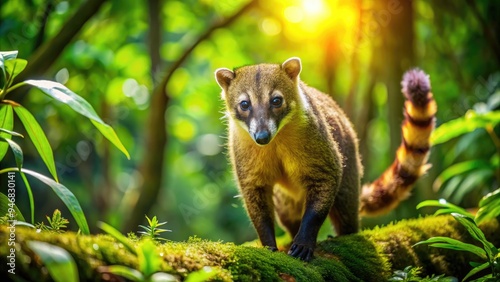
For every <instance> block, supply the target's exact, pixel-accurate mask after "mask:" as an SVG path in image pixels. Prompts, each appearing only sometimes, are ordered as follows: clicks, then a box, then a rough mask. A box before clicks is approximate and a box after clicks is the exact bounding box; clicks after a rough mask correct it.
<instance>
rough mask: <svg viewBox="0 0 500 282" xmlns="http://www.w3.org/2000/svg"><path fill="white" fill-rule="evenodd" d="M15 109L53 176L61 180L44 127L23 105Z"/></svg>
mask: <svg viewBox="0 0 500 282" xmlns="http://www.w3.org/2000/svg"><path fill="white" fill-rule="evenodd" d="M14 111H15V112H16V114H17V116H18V117H19V120H20V121H21V122H22V124H23V125H24V128H25V129H26V132H27V133H28V135H29V137H30V139H31V141H32V142H33V145H35V148H36V150H37V151H38V153H39V154H40V156H41V157H42V160H43V162H44V163H45V165H46V166H47V168H48V169H49V171H50V174H52V177H54V179H55V180H56V181H57V182H59V179H58V177H57V171H56V164H55V162H54V154H53V152H52V148H51V147H50V143H49V140H47V137H46V136H45V133H44V132H43V129H42V128H41V127H40V125H39V124H38V122H37V121H36V119H35V117H33V115H32V114H31V113H30V112H29V111H28V110H26V108H24V107H23V106H21V105H18V106H16V107H14Z"/></svg>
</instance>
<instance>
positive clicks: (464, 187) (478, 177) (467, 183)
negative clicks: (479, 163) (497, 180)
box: [450, 168, 494, 203]
mask: <svg viewBox="0 0 500 282" xmlns="http://www.w3.org/2000/svg"><path fill="white" fill-rule="evenodd" d="M493 173H494V172H493V169H491V168H487V169H478V170H475V171H474V172H472V173H469V174H467V176H466V177H465V178H464V180H463V181H462V183H460V187H459V189H457V191H456V192H455V193H454V194H453V195H452V196H451V198H450V200H451V201H453V202H455V203H457V202H460V201H461V200H462V199H464V198H465V197H466V195H467V194H468V193H470V192H472V191H473V190H474V189H476V188H478V187H479V186H480V185H481V183H489V182H490V180H491V181H493V180H492V176H493Z"/></svg>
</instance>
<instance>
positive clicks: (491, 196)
mask: <svg viewBox="0 0 500 282" xmlns="http://www.w3.org/2000/svg"><path fill="white" fill-rule="evenodd" d="M498 199H500V188H499V189H497V190H495V191H493V192H491V193H488V194H486V196H484V197H483V198H482V199H481V201H479V207H480V208H482V207H486V206H489V205H492V202H494V201H497V200H498Z"/></svg>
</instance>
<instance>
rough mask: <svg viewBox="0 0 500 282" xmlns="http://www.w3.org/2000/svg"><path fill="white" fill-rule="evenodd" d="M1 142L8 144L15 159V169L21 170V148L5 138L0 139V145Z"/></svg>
mask: <svg viewBox="0 0 500 282" xmlns="http://www.w3.org/2000/svg"><path fill="white" fill-rule="evenodd" d="M1 141H4V142H7V144H9V146H10V149H11V150H12V153H14V158H15V159H16V164H17V168H19V169H21V168H22V167H23V150H21V147H20V146H19V145H17V143H16V142H14V141H12V140H10V139H7V138H3V137H0V143H1Z"/></svg>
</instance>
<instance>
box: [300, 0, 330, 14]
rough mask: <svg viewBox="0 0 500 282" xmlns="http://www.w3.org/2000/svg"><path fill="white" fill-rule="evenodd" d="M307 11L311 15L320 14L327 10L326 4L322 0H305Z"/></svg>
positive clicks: (304, 4)
mask: <svg viewBox="0 0 500 282" xmlns="http://www.w3.org/2000/svg"><path fill="white" fill-rule="evenodd" d="M302 5H303V6H304V10H305V12H306V13H307V14H308V15H310V16H314V15H320V14H322V13H323V12H324V11H325V8H326V7H325V5H324V3H323V1H322V0H303V4H302Z"/></svg>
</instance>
